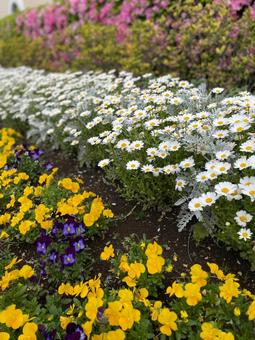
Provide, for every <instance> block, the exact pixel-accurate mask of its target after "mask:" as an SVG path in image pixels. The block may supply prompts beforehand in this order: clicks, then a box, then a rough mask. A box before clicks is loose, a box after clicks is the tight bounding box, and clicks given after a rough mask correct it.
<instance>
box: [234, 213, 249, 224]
mask: <svg viewBox="0 0 255 340" xmlns="http://www.w3.org/2000/svg"><path fill="white" fill-rule="evenodd" d="M252 218H253V216H252V215H250V214H248V213H247V211H245V210H239V211H237V213H236V216H235V218H234V219H235V221H236V223H237V224H238V225H240V226H241V227H246V225H247V223H249V222H251V220H252Z"/></svg>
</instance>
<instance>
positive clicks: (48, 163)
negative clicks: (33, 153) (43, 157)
mask: <svg viewBox="0 0 255 340" xmlns="http://www.w3.org/2000/svg"><path fill="white" fill-rule="evenodd" d="M43 167H44V169H45V170H47V171H50V170H51V169H53V164H52V163H51V162H47V163H45V164H44V165H43Z"/></svg>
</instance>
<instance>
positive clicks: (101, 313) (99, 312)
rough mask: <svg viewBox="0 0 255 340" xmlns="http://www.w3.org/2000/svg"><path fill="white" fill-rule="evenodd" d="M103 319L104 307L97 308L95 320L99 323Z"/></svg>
mask: <svg viewBox="0 0 255 340" xmlns="http://www.w3.org/2000/svg"><path fill="white" fill-rule="evenodd" d="M103 317H104V307H99V308H98V310H97V320H98V321H101V320H102V319H103Z"/></svg>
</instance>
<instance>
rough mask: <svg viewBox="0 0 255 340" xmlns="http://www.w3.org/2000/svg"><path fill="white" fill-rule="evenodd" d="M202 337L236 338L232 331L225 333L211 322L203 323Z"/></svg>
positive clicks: (218, 339) (205, 338) (213, 339)
mask: <svg viewBox="0 0 255 340" xmlns="http://www.w3.org/2000/svg"><path fill="white" fill-rule="evenodd" d="M201 328H202V332H201V333H200V338H201V339H204V340H234V339H235V337H234V335H233V334H232V333H231V332H228V333H225V332H223V331H221V330H220V329H218V328H216V327H214V326H213V325H212V324H211V323H210V322H204V323H203V324H202V327H201Z"/></svg>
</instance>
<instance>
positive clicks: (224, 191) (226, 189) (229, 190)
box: [215, 182, 237, 197]
mask: <svg viewBox="0 0 255 340" xmlns="http://www.w3.org/2000/svg"><path fill="white" fill-rule="evenodd" d="M236 189H237V186H236V185H235V184H232V183H231V182H220V183H218V184H216V185H215V191H216V193H217V194H218V195H219V196H226V197H228V196H230V195H231V194H233V193H234V192H235V191H236Z"/></svg>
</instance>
